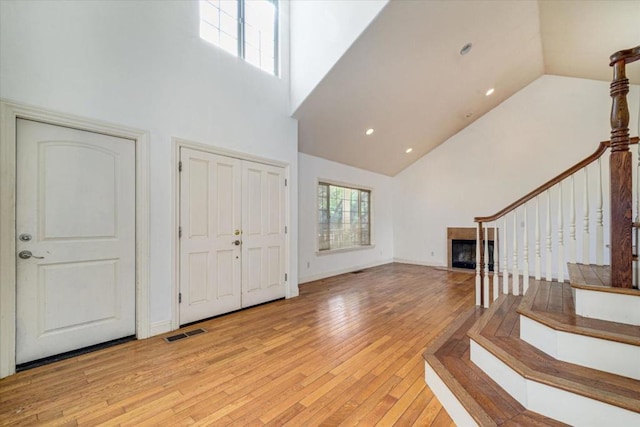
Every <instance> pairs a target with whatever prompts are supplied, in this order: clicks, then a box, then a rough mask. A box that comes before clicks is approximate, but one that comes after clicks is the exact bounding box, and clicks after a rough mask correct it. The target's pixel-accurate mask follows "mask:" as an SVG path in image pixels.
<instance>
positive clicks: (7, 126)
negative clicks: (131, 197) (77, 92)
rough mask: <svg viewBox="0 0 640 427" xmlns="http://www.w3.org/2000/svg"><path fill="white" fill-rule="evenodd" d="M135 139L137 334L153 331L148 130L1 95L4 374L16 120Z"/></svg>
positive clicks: (5, 367) (0, 362) (1, 373)
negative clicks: (63, 111)
mask: <svg viewBox="0 0 640 427" xmlns="http://www.w3.org/2000/svg"><path fill="white" fill-rule="evenodd" d="M19 118H22V119H27V120H34V121H38V122H42V123H48V124H52V125H56V126H66V127H71V128H74V129H79V130H84V131H88V132H95V133H101V134H105V135H111V136H115V137H119V138H126V139H131V140H133V141H134V142H135V145H136V336H137V337H138V339H142V338H147V337H148V336H149V332H150V331H149V133H148V132H146V131H142V130H138V129H133V128H129V127H125V126H120V125H115V124H111V123H106V122H102V121H98V120H92V119H88V118H84V117H79V116H74V115H71V114H63V113H58V112H55V111H50V110H45V109H42V108H37V107H32V106H28V105H24V104H20V103H16V102H13V101H10V100H0V129H1V133H0V343H1V345H0V378H2V377H6V376H8V375H11V374H13V373H15V367H16V366H15V365H16V363H15V360H16V359H15V353H16V347H15V346H16V337H15V328H16V293H15V286H16V265H15V260H16V258H15V227H16V218H15V206H16V194H15V189H16V120H17V119H19Z"/></svg>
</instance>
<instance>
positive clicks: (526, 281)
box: [522, 205, 529, 295]
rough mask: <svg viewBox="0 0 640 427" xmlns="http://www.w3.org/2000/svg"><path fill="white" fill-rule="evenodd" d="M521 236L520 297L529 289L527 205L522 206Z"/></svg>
mask: <svg viewBox="0 0 640 427" xmlns="http://www.w3.org/2000/svg"><path fill="white" fill-rule="evenodd" d="M522 232H523V236H522V246H523V247H522V295H524V294H525V293H526V292H527V289H529V224H528V223H527V205H524V230H523V231H522Z"/></svg>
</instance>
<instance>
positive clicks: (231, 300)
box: [180, 148, 241, 324]
mask: <svg viewBox="0 0 640 427" xmlns="http://www.w3.org/2000/svg"><path fill="white" fill-rule="evenodd" d="M180 161H181V164H182V172H181V173H180V228H181V234H182V236H181V238H180V294H181V295H180V299H181V302H180V324H185V323H190V322H194V321H196V320H201V319H205V318H207V317H211V316H215V315H218V314H222V313H227V312H229V311H233V310H237V309H239V308H240V307H241V297H240V242H241V236H240V229H241V216H240V208H241V198H240V185H241V180H240V179H241V178H240V177H241V162H240V160H237V159H232V158H229V157H223V156H217V155H215V154H211V153H206V152H204V151H198V150H191V149H189V148H181V149H180Z"/></svg>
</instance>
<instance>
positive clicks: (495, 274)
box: [493, 222, 500, 301]
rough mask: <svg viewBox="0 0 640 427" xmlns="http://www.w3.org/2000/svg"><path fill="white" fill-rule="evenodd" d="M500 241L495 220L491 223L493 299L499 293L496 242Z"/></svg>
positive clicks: (498, 255)
mask: <svg viewBox="0 0 640 427" xmlns="http://www.w3.org/2000/svg"><path fill="white" fill-rule="evenodd" d="M499 243H500V239H499V238H498V223H497V222H496V223H495V224H494V225H493V300H494V301H495V300H497V299H498V294H499V293H500V290H499V288H500V279H499V277H498V276H499V274H498V272H499V271H500V266H499V265H498V264H499V263H498V260H499V259H500V251H499V247H498V244H499Z"/></svg>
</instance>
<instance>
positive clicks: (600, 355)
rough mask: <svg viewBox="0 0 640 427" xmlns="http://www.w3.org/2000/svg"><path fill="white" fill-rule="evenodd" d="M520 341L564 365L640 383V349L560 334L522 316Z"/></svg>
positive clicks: (599, 339)
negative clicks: (584, 368) (594, 370)
mask: <svg viewBox="0 0 640 427" xmlns="http://www.w3.org/2000/svg"><path fill="white" fill-rule="evenodd" d="M520 339H522V340H523V341H526V342H528V343H529V344H531V345H532V346H534V347H536V348H537V349H538V350H540V351H543V352H545V353H546V354H548V355H549V356H551V357H553V358H555V359H558V360H562V361H563V362H568V363H573V364H575V365H580V366H584V367H587V368H592V369H598V370H600V371H605V372H609V373H611V374H616V375H622V376H625V377H629V378H633V379H636V380H640V363H638V362H639V361H640V347H638V346H635V345H630V344H624V343H620V342H615V341H609V340H604V339H601V338H594V337H590V336H586V335H579V334H572V333H569V332H564V331H557V330H555V329H553V328H550V327H548V326H546V325H543V324H542V323H539V322H536V321H535V320H532V319H530V318H528V317H526V316H523V315H520Z"/></svg>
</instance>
